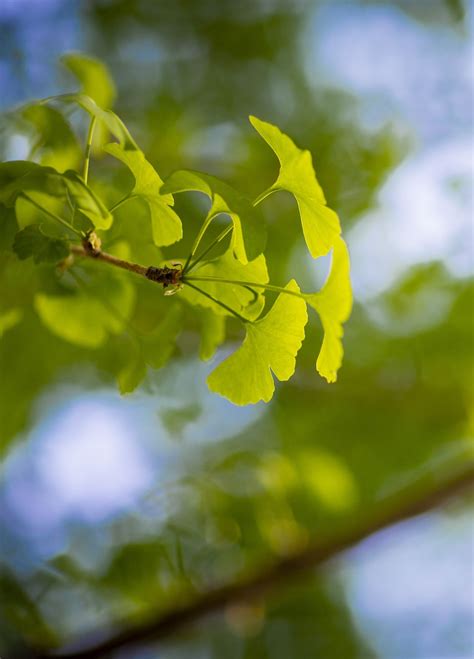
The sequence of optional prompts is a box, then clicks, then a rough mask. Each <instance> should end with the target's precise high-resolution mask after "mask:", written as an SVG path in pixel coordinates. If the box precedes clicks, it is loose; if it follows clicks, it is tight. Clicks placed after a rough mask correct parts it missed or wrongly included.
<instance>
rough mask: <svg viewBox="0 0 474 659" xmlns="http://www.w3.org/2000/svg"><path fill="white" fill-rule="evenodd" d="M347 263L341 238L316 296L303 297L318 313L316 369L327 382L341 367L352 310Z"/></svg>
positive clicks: (345, 247) (348, 265)
mask: <svg viewBox="0 0 474 659" xmlns="http://www.w3.org/2000/svg"><path fill="white" fill-rule="evenodd" d="M349 271H350V260H349V252H348V250H347V246H346V244H345V242H344V241H343V240H342V238H339V240H337V241H336V243H335V245H334V248H333V254H332V263H331V271H330V273H329V276H328V279H327V281H326V283H325V284H324V286H323V287H322V289H321V290H320V291H319V292H318V293H313V294H311V295H305V299H306V301H307V302H308V304H309V305H310V306H311V307H313V309H316V311H317V312H318V314H319V316H320V318H321V322H322V325H323V329H324V338H323V344H322V346H321V350H320V353H319V355H318V359H317V361H316V368H317V370H318V373H319V374H320V375H322V376H323V377H324V378H326V380H327V381H328V382H335V381H336V379H337V371H338V370H339V368H340V367H341V364H342V357H343V355H344V350H343V347H342V337H343V334H344V331H343V329H342V324H343V323H344V322H345V321H346V320H347V319H348V318H349V316H350V313H351V309H352V289H351V280H350V274H349Z"/></svg>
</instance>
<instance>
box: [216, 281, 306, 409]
mask: <svg viewBox="0 0 474 659" xmlns="http://www.w3.org/2000/svg"><path fill="white" fill-rule="evenodd" d="M286 289H287V290H289V291H295V292H299V287H298V284H297V283H296V282H295V281H294V280H291V281H290V282H289V283H288V284H287V286H286ZM307 320H308V314H307V312H306V303H305V301H304V300H303V299H302V298H299V297H296V296H293V295H288V294H286V293H281V294H280V295H279V296H278V298H277V300H276V302H275V304H274V305H273V307H272V308H271V309H270V311H269V312H268V313H267V315H266V316H264V317H263V318H261V319H260V320H258V321H256V322H255V323H248V324H247V325H246V336H245V339H244V342H243V344H242V345H241V347H240V348H239V349H238V350H237V351H236V352H234V353H233V354H232V355H230V357H228V358H227V359H225V360H224V361H223V362H222V363H221V364H220V365H219V366H218V367H217V368H216V369H215V370H214V371H213V372H212V373H211V374H210V375H209V377H208V379H207V382H208V385H209V389H210V390H211V391H215V392H216V393H218V394H221V396H225V397H226V398H228V399H229V400H230V401H232V402H233V403H235V404H236V405H247V404H250V403H257V402H258V401H260V400H263V401H265V402H268V401H269V400H270V399H271V397H272V396H273V392H274V391H275V383H274V381H273V377H272V373H273V374H274V375H275V376H276V377H277V378H278V380H288V379H289V378H290V377H291V376H292V375H293V373H294V371H295V364H296V354H297V353H298V350H299V349H300V347H301V343H302V341H303V339H304V328H305V325H306V322H307Z"/></svg>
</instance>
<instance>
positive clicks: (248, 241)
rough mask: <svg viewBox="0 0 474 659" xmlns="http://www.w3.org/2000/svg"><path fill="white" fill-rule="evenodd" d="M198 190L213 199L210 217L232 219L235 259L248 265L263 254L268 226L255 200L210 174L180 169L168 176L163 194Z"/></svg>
mask: <svg viewBox="0 0 474 659" xmlns="http://www.w3.org/2000/svg"><path fill="white" fill-rule="evenodd" d="M189 191H197V192H202V193H204V194H205V195H207V196H208V197H209V199H210V200H211V202H212V204H211V208H210V209H209V213H208V218H213V217H215V216H216V215H219V214H221V213H225V214H226V215H229V216H230V218H231V219H232V222H233V225H234V230H233V232H232V242H231V244H232V249H233V252H234V254H235V258H236V259H238V260H239V261H240V262H241V263H243V264H246V263H248V262H249V261H252V260H253V259H255V258H256V257H257V256H258V255H259V254H261V253H262V252H263V250H264V247H265V226H264V224H263V218H262V217H261V215H260V213H259V212H258V211H257V209H255V208H254V207H253V206H252V203H251V202H250V201H249V200H248V199H247V198H246V197H244V196H243V195H242V194H240V192H237V190H234V188H232V187H231V186H230V185H228V184H227V183H224V181H221V180H219V179H218V178H216V177H215V176H210V175H209V174H201V173H200V172H194V171H191V170H180V171H177V172H174V173H173V174H171V176H170V177H169V178H167V179H166V181H165V184H164V186H163V188H162V190H161V192H162V194H165V193H169V192H171V193H173V194H174V193H177V192H189Z"/></svg>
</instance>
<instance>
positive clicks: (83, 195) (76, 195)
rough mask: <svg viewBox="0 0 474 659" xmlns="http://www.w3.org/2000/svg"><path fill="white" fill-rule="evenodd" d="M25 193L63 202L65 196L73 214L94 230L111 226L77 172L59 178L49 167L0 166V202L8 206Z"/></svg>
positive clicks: (13, 163)
mask: <svg viewBox="0 0 474 659" xmlns="http://www.w3.org/2000/svg"><path fill="white" fill-rule="evenodd" d="M29 191H35V192H41V193H46V194H49V195H51V196H53V197H60V198H63V199H64V200H66V199H67V197H68V196H69V198H70V199H71V200H72V201H73V202H74V204H75V206H76V208H77V210H78V211H80V212H81V213H83V214H84V215H85V216H86V217H88V218H89V219H90V220H91V222H92V223H93V224H94V226H95V227H97V228H98V229H108V228H109V227H110V225H111V224H112V220H113V217H112V215H111V214H110V213H109V211H108V210H107V208H106V207H105V205H104V204H103V202H102V201H101V200H100V199H99V197H98V196H97V195H96V194H95V192H94V191H93V190H91V188H90V187H89V186H88V185H87V184H86V183H85V182H84V180H83V179H82V178H81V177H80V176H79V174H77V172H74V171H73V170H68V171H67V172H64V174H60V173H59V172H58V171H56V170H55V169H54V168H53V167H43V166H42V165H38V164H36V163H32V162H27V161H23V160H14V161H11V162H4V163H0V201H3V203H4V204H5V205H7V206H12V205H13V204H14V203H15V201H16V199H17V197H18V195H20V194H21V193H22V192H29Z"/></svg>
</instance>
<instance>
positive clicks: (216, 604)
mask: <svg viewBox="0 0 474 659" xmlns="http://www.w3.org/2000/svg"><path fill="white" fill-rule="evenodd" d="M473 486H474V465H470V466H469V467H468V468H466V469H465V470H464V471H462V472H461V473H457V474H456V475H454V476H453V477H451V478H450V479H449V480H446V481H445V482H444V483H442V484H440V485H439V486H438V487H437V488H435V489H432V490H431V491H428V492H426V491H424V492H422V493H420V491H419V490H420V486H419V485H418V487H417V488H416V496H413V494H414V491H413V490H412V489H410V491H409V492H405V493H404V495H403V496H402V497H400V496H399V497H397V498H396V499H393V500H390V501H386V502H385V505H384V506H383V508H381V509H379V511H378V514H376V515H375V516H373V517H372V518H371V519H369V520H367V521H366V522H365V523H363V524H361V525H360V526H359V527H358V528H352V529H350V530H346V532H345V533H341V534H340V535H338V536H337V537H334V538H332V539H329V540H327V541H326V542H324V543H318V544H313V545H310V546H308V547H306V548H305V549H303V550H301V551H299V552H297V553H295V554H293V555H291V556H288V557H286V558H284V559H282V560H280V561H279V562H277V563H275V564H274V565H272V566H270V567H267V568H265V569H264V570H262V571H261V572H259V573H257V574H255V575H253V576H250V577H248V578H247V579H245V580H242V581H239V582H237V583H231V584H229V585H225V586H222V587H220V588H216V589H213V590H210V591H208V592H207V593H205V594H204V595H201V596H200V597H198V598H197V599H195V600H194V601H191V602H189V603H187V604H183V605H180V606H177V607H176V608H174V609H172V610H171V611H169V612H168V613H165V614H160V615H158V616H157V617H156V618H155V619H151V620H149V621H148V622H145V623H142V624H139V625H137V626H135V627H132V628H129V629H126V630H125V631H120V632H118V633H117V634H116V635H115V636H112V637H111V638H109V639H108V640H106V641H103V642H100V643H98V644H96V645H93V646H90V647H86V648H85V649H79V650H75V651H73V650H71V651H70V652H64V651H63V652H62V653H57V654H55V653H54V652H51V653H49V654H41V655H38V654H37V655H30V657H31V659H32V658H33V657H34V659H104V657H106V656H108V655H109V654H110V653H112V652H114V651H116V650H118V649H120V648H123V647H127V646H131V645H134V644H138V643H144V642H150V641H157V640H160V639H164V638H167V637H169V636H171V635H172V634H173V633H175V632H176V631H178V630H179V629H181V628H182V627H184V626H185V625H189V624H191V623H194V622H196V621H197V620H199V619H201V618H203V617H204V616H206V615H208V614H210V613H214V612H217V611H220V610H222V609H225V608H226V607H227V606H229V605H232V604H235V603H236V602H240V601H248V600H251V599H252V598H255V597H260V596H262V595H264V594H265V593H266V592H267V591H268V590H270V589H271V588H274V587H275V586H277V585H279V584H280V583H282V582H284V581H287V580H289V579H292V578H297V577H298V576H300V575H301V574H302V573H304V572H306V571H307V570H310V569H314V568H316V567H318V566H320V565H322V564H324V563H326V562H327V561H329V560H330V559H332V558H335V557H336V556H338V555H339V554H340V553H341V552H344V551H346V550H348V549H350V548H351V547H353V546H354V545H356V544H357V543H359V542H361V541H362V540H365V539H366V538H368V537H369V536H371V535H373V534H374V533H377V532H379V531H382V530H383V529H386V528H387V527H389V526H392V525H393V524H397V523H399V522H402V521H404V520H407V519H409V518H411V517H413V516H415V515H420V514H422V513H425V512H427V511H429V510H431V509H432V508H435V507H436V506H438V505H440V504H443V503H445V502H446V501H448V500H449V499H451V498H453V497H455V496H458V495H460V494H461V493H463V492H466V491H467V490H469V489H471V488H473ZM82 645H83V646H84V643H83V644H82Z"/></svg>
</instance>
